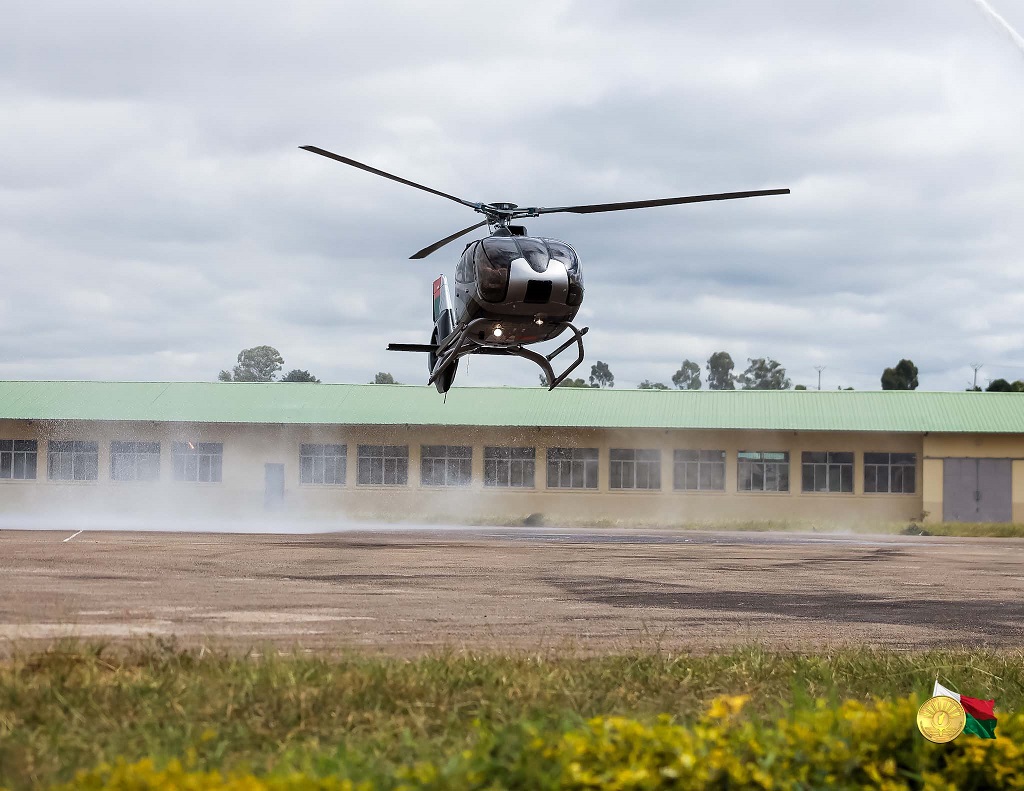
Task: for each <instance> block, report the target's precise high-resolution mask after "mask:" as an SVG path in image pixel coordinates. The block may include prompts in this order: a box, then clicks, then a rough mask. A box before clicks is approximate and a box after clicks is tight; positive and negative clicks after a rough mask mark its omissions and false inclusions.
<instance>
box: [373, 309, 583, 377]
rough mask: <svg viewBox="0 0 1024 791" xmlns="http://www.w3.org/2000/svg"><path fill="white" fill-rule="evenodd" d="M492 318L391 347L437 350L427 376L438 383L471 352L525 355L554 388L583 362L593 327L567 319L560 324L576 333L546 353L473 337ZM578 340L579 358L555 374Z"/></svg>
mask: <svg viewBox="0 0 1024 791" xmlns="http://www.w3.org/2000/svg"><path fill="white" fill-rule="evenodd" d="M491 321H492V320H491V319H474V320H473V321H471V322H469V323H468V324H463V325H460V326H457V327H456V328H455V329H454V331H453V332H452V333H451V335H449V336H448V337H447V338H446V339H445V340H444V342H443V343H440V344H436V345H435V344H432V343H390V344H388V351H390V352H427V353H428V354H430V353H432V354H434V355H435V356H436V357H437V362H436V363H435V364H434V369H433V370H432V371H431V372H430V379H429V380H427V384H434V383H435V382H436V381H437V380H438V378H440V377H441V376H442V374H444V372H445V371H446V370H448V367H449V366H451V365H453V364H454V363H455V362H457V361H458V359H459V358H460V357H467V356H469V355H471V354H490V355H498V356H502V357H522V358H523V359H526V360H530V361H531V362H534V363H536V364H537V365H538V366H539V367H540V369H541V370H542V371H543V372H544V374H545V375H546V376H547V380H548V383H549V384H548V390H554V389H555V388H556V387H558V385H560V384H561V383H562V381H563V380H564V379H565V378H566V377H567V376H568V375H569V374H571V373H572V372H573V371H575V370H576V368H578V367H579V365H580V363H582V362H583V336H584V335H586V334H587V332H588V331H589V330H590V328H589V327H584V328H583V329H578V328H577V327H576V326H575V325H574V324H573V323H572V322H571V321H563V322H562V323H561V324H560V325H558V326H559V327H560V328H561V329H562V330H566V329H567V330H569V331H570V332H571V333H572V337H571V338H569V340H567V341H566V342H565V343H563V344H562V345H561V346H559V347H558V348H557V349H555V350H554V351H553V352H551V354H547V355H545V354H540V353H539V352H535V351H533V349H527V348H526V347H525V346H523V345H521V344H516V345H514V346H496V345H494V344H488V343H483V342H481V341H479V340H477V339H476V338H474V337H473V334H474V330H475V329H476V328H477V327H479V326H482V325H485V324H490V323H491ZM574 343H575V344H576V360H575V361H574V362H573V363H572V365H570V366H569V367H568V368H566V369H565V370H564V371H562V373H561V374H559V375H558V376H555V372H554V370H553V369H552V367H551V362H552V361H553V360H554V359H555V358H556V357H557V356H558V355H560V354H561V353H562V352H564V351H565V350H566V349H568V348H569V347H570V346H572V345H573V344H574Z"/></svg>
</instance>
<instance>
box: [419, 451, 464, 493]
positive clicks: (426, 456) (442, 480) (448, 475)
mask: <svg viewBox="0 0 1024 791" xmlns="http://www.w3.org/2000/svg"><path fill="white" fill-rule="evenodd" d="M472 464H473V449H472V448H470V447H467V446H464V445H421V446H420V483H421V484H422V485H423V486H469V482H470V480H471V479H472V477H473V474H472Z"/></svg>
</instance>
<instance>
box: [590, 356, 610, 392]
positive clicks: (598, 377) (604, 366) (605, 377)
mask: <svg viewBox="0 0 1024 791" xmlns="http://www.w3.org/2000/svg"><path fill="white" fill-rule="evenodd" d="M590 386H591V387H615V374H613V373H612V369H611V368H609V367H608V363H603V362H601V361H600V360H598V361H597V364H596V365H592V366H590Z"/></svg>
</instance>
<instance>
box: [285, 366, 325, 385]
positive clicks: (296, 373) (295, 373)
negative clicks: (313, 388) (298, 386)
mask: <svg viewBox="0 0 1024 791" xmlns="http://www.w3.org/2000/svg"><path fill="white" fill-rule="evenodd" d="M281 381H282V382H309V383H310V384H315V385H318V384H320V380H319V379H317V378H316V377H315V376H313V374H311V373H310V372H309V371H300V370H299V369H298V368H293V369H292V370H290V371H289V372H288V373H286V374H285V375H284V376H283V377H282V378H281Z"/></svg>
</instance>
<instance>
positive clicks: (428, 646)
mask: <svg viewBox="0 0 1024 791" xmlns="http://www.w3.org/2000/svg"><path fill="white" fill-rule="evenodd" d="M70 535H71V533H70V531H69V532H65V533H57V532H51V531H12V530H2V531H0V653H6V652H8V651H10V650H12V648H15V647H17V646H21V647H28V646H29V645H38V643H37V642H36V641H40V640H53V639H55V638H60V637H64V636H71V635H75V636H80V637H88V638H96V639H106V640H109V639H118V638H122V637H128V636H133V635H145V634H154V635H161V636H168V635H176V636H178V637H179V638H180V639H181V640H182V641H183V642H186V643H190V644H191V643H196V642H204V643H208V644H215V645H224V644H229V645H231V646H234V647H242V648H248V647H250V646H258V645H260V644H263V643H266V642H267V641H274V642H276V643H281V644H285V645H289V646H296V645H297V646H302V647H305V648H311V649H323V648H339V647H350V648H351V647H357V648H363V649H367V650H372V651H378V650H380V651H385V652H389V653H397V654H412V653H418V652H421V651H424V650H432V649H438V648H453V649H462V648H471V649H484V650H488V649H490V650H495V649H509V648H519V649H530V650H544V649H559V648H565V647H569V648H572V649H574V650H577V651H580V652H591V651H608V650H629V649H631V648H639V647H653V646H655V645H661V646H662V647H666V648H680V647H687V648H695V649H709V648H714V647H721V646H727V645H730V644H735V643H738V642H751V641H757V642H760V643H763V644H766V645H769V646H772V647H777V648H809V647H822V646H838V645H841V644H864V643H868V644H872V645H886V646H891V647H907V648H911V647H921V646H939V645H960V644H970V645H989V646H1006V647H1008V646H1014V647H1020V646H1021V645H1022V644H1024V544H1022V543H1021V542H1020V540H1014V539H957V538H934V537H905V538H904V537H899V538H897V537H858V536H822V535H806V534H768V533H693V532H658V531H642V532H641V531H635V530H630V531H596V530H591V531H587V530H541V529H528V528H519V529H489V528H472V529H456V528H452V529H450V530H449V529H433V528H432V529H428V530H417V531H403V530H400V529H396V530H386V531H366V532H346V533H327V534H324V533H321V534H315V535H230V534H206V533H203V534H196V533H155V532H94V531H87V532H84V533H81V534H79V535H76V536H74V537H73V538H70V540H66V539H68V537H69V536H70Z"/></svg>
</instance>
